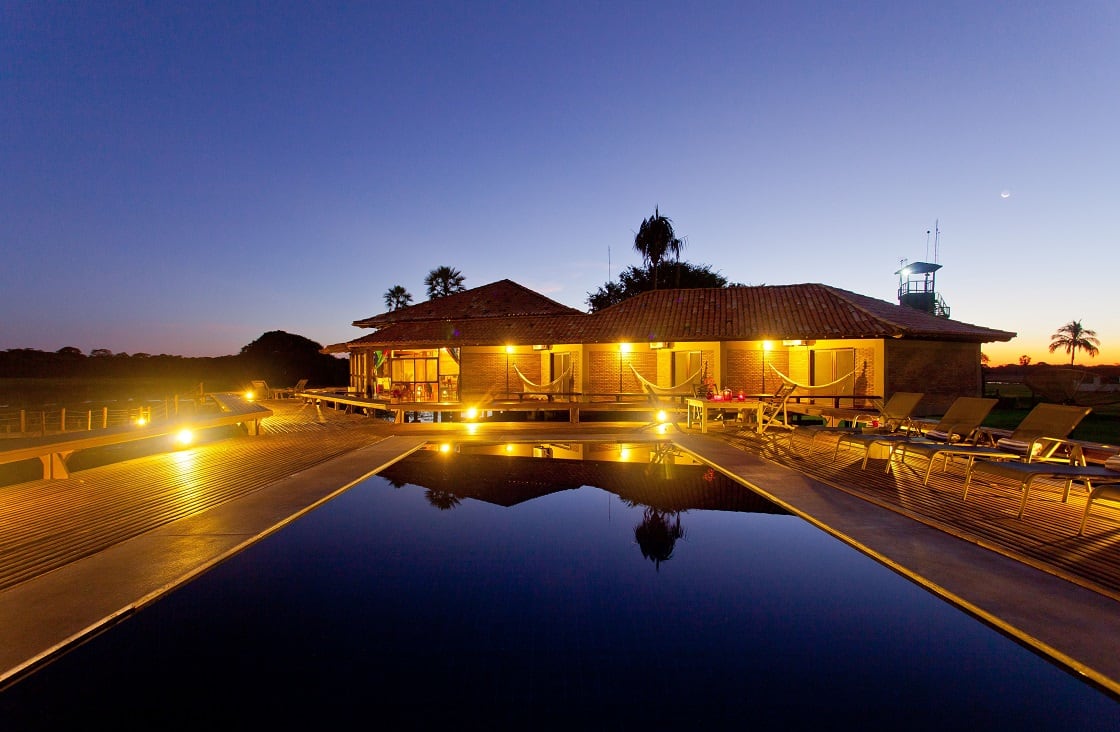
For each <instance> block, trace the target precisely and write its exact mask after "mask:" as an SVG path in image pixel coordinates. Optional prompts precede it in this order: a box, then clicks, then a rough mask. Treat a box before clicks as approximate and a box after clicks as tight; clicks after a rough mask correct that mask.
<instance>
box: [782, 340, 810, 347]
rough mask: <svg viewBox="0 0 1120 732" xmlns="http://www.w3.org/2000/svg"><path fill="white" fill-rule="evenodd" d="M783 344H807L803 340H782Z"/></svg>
mask: <svg viewBox="0 0 1120 732" xmlns="http://www.w3.org/2000/svg"><path fill="white" fill-rule="evenodd" d="M782 345H783V346H802V345H805V341H802V340H792V341H782Z"/></svg>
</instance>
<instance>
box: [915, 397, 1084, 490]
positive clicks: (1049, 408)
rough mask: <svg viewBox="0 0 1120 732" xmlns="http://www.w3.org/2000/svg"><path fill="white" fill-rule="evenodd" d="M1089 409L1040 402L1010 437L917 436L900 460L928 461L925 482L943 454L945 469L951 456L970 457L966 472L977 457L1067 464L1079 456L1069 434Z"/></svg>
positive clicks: (981, 458) (970, 468) (942, 463)
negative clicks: (990, 441) (987, 440)
mask: <svg viewBox="0 0 1120 732" xmlns="http://www.w3.org/2000/svg"><path fill="white" fill-rule="evenodd" d="M1090 411H1092V410H1091V409H1090V408H1089V407H1077V406H1066V405H1062V404H1038V405H1036V406H1035V408H1034V409H1032V410H1031V411H1030V413H1029V414H1027V416H1026V417H1024V418H1023V421H1021V422H1020V423H1019V426H1018V427H1016V428H1015V431H1014V432H1012V433H1011V435H1010V436H1009V437H1003V438H1000V439H997V440H996V441H995V444H994V445H980V444H975V442H974V443H973V444H968V443H960V444H945V443H941V442H935V441H930V440H915V441H911V442H904V443H902V444H900V445H899V446H898V449H897V450H896V452H897V453H898V456H899V459H900V460H905V459H906V457H907V456H908V455H918V456H920V457H922V458H924V459H925V460H926V461H927V464H926V475H925V480H923V481H922V483H923V485H924V484H926V483H928V482H929V475H930V472H932V470H933V463H934V461H935V460H936V459H937V458H941V469H942V470H944V469H945V468H946V467H947V466H948V462H949V460H950V459H952V458H965V459H967V460H968V467H967V468H966V472H970V471H971V470H972V468H973V465H974V463H975V461H976V460H977V459H980V460H1018V461H1022V462H1025V463H1031V462H1065V463H1067V464H1068V463H1069V462H1070V461H1071V459H1074V458H1075V457H1076V456H1074V455H1071V450H1074V449H1075V448H1074V447H1072V446H1071V445H1070V443H1069V441H1068V440H1067V439H1066V438H1067V437H1069V433H1070V432H1073V429H1074V428H1075V427H1077V425H1078V423H1079V422H1081V420H1082V419H1084V418H1085V415H1087V414H1088V413H1089V412H1090Z"/></svg>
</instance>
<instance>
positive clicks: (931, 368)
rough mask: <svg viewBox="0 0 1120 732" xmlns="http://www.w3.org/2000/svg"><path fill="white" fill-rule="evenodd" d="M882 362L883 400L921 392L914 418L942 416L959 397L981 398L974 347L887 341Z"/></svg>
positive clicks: (968, 344) (964, 344)
mask: <svg viewBox="0 0 1120 732" xmlns="http://www.w3.org/2000/svg"><path fill="white" fill-rule="evenodd" d="M886 361H887V384H886V390H887V393H886V394H885V395H884V396H890V395H891V394H893V393H894V392H896V391H917V392H922V393H923V394H925V396H924V397H923V398H922V401H921V403H920V404H919V405H918V409H917V410H916V412H917V413H918V414H943V413H944V412H945V410H946V409H948V407H949V405H950V404H952V403H953V400H954V399H956V398H957V397H959V396H981V393H980V389H981V383H980V344H978V343H944V342H939V341H909V340H888V341H887V342H886Z"/></svg>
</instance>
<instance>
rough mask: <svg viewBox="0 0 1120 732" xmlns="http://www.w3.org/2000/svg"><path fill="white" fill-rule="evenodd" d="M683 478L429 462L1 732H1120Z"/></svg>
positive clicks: (2, 711)
mask: <svg viewBox="0 0 1120 732" xmlns="http://www.w3.org/2000/svg"><path fill="white" fill-rule="evenodd" d="M590 457H594V455H590ZM687 462H688V461H687V460H684V459H681V460H679V461H676V463H675V464H672V465H668V464H665V463H659V464H651V463H649V462H645V461H644V458H643V460H642V461H639V462H637V463H631V464H620V463H610V462H602V461H598V460H595V461H587V460H585V461H570V460H559V459H552V460H533V459H531V458H521V457H501V456H489V455H482V456H480V455H466V454H454V453H452V454H448V455H443V454H439V453H436V452H430V451H425V452H422V453H420V454H418V455H416V456H414V457H412V458H409V459H408V460H406V461H404V462H403V463H401V464H398V465H397V466H395V467H393V468H392V469H390V470H388V471H386V473H385V475H386V476H387V477H380V476H379V477H375V478H372V479H369V480H367V481H365V482H363V483H361V484H359V485H357V486H355V487H354V488H352V489H351V490H349V491H347V492H345V493H344V494H342V495H340V496H338V497H337V498H335V499H334V500H332V501H330V502H329V503H327V504H325V505H324V506H322V507H320V508H319V509H317V510H315V511H314V512H312V513H310V514H308V515H307V516H305V517H304V518H302V519H300V520H298V521H296V522H294V523H293V524H292V525H291V526H289V527H287V528H285V529H284V530H283V531H281V532H279V533H277V534H274V535H272V536H271V537H268V538H266V539H264V540H263V541H261V542H259V543H258V544H256V545H254V546H252V547H250V548H249V549H248V550H246V551H245V552H243V553H241V554H239V555H238V556H236V557H235V558H233V559H231V560H229V561H227V562H225V563H223V564H221V565H219V566H217V567H215V568H214V569H212V570H211V571H209V572H208V573H206V574H205V575H203V576H202V577H200V578H198V579H197V580H195V581H194V582H192V583H190V584H189V585H187V586H185V587H183V588H181V589H179V590H178V591H176V592H174V593H172V594H170V595H168V596H167V597H166V598H164V599H162V600H161V601H159V602H157V603H155V604H153V605H152V606H150V607H148V608H146V609H144V610H143V611H141V612H139V613H138V614H136V615H135V616H134V617H132V618H130V619H128V620H126V621H124V622H122V623H120V624H119V625H117V626H116V627H114V628H113V629H111V630H110V631H108V632H106V633H104V634H102V635H100V636H98V637H97V638H95V639H93V640H91V641H90V642H88V643H86V644H84V645H82V646H80V647H78V648H77V649H75V650H74V651H72V652H70V653H69V654H67V655H65V656H63V657H62V658H60V659H59V660H58V661H56V662H55V663H53V664H51V665H49V666H47V667H45V668H43V669H42V670H40V671H39V672H37V673H35V674H33V675H32V676H30V677H28V678H27V679H25V680H23V681H21V682H20V683H18V684H16V685H14V686H13V687H11V688H9V689H8V690H7V691H5V692H4V693H2V694H0V729H4V730H17V729H20V730H22V729H36V728H42V729H60V728H62V729H69V728H77V727H78V726H79V725H81V726H98V727H100V726H103V725H113V726H115V725H121V726H123V727H124V728H128V729H132V728H137V727H145V728H152V729H172V728H176V729H177V728H192V729H229V728H232V727H252V728H259V727H261V726H264V725H280V726H281V727H282V728H284V729H293V728H306V729H338V728H368V729H458V728H463V729H487V728H490V729H581V730H582V729H611V730H618V729H641V728H649V729H670V728H676V729H729V728H734V729H750V728H756V729H790V728H792V729H808V728H816V729H821V730H825V729H829V730H831V729H860V728H868V729H906V730H933V729H937V730H946V729H991V730H1004V729H1007V730H1041V729H1063V730H1078V731H1079V732H1081V731H1082V730H1117V729H1120V703H1118V701H1117V700H1116V699H1115V698H1113V697H1111V696H1109V695H1107V694H1105V693H1103V692H1101V691H1099V690H1097V689H1096V688H1094V687H1092V686H1090V685H1088V684H1086V683H1084V682H1083V681H1081V680H1079V679H1077V678H1075V677H1073V676H1071V675H1070V674H1068V673H1066V672H1065V671H1063V670H1061V669H1059V668H1058V667H1056V666H1054V665H1052V664H1050V663H1048V662H1047V661H1045V660H1044V659H1042V658H1040V657H1038V656H1036V655H1035V654H1033V653H1032V652H1030V651H1029V650H1027V649H1025V648H1023V647H1021V646H1020V645H1018V644H1016V643H1015V642H1013V641H1012V640H1010V639H1008V638H1006V637H1004V636H1003V635H1001V634H1000V633H998V632H996V631H995V630H993V629H991V628H989V627H987V626H986V625H984V624H982V623H981V622H978V621H977V620H975V619H973V618H972V617H970V616H968V615H966V614H964V613H963V612H961V611H959V610H957V609H956V608H954V607H952V606H950V605H948V604H946V603H945V602H943V601H941V600H939V599H937V598H936V597H934V596H932V595H930V594H929V593H927V592H926V591H924V590H923V589H921V588H919V587H917V586H916V585H914V584H912V583H911V582H909V581H907V580H906V579H904V578H902V577H900V576H899V575H897V574H895V573H893V572H892V571H890V570H889V569H887V568H885V567H883V566H882V565H880V564H878V563H876V562H875V561H873V560H872V559H870V558H868V557H866V556H864V555H862V554H860V553H858V552H856V551H855V550H853V549H851V548H849V547H847V546H846V545H844V544H842V543H841V542H839V541H837V540H835V539H833V538H832V537H830V536H828V535H826V534H824V533H822V532H821V531H819V530H818V529H815V528H814V527H812V526H810V525H809V524H807V523H805V522H804V521H802V520H800V519H798V518H796V517H793V516H789V515H787V514H784V513H783V512H781V511H780V510H779V509H777V508H775V507H774V506H771V505H770V504H768V503H766V502H765V501H763V500H761V499H759V498H757V497H756V496H753V495H752V494H750V493H749V492H748V491H746V490H745V489H743V488H741V487H740V486H738V485H736V484H734V483H733V482H731V481H729V480H727V479H725V478H724V477H723V476H721V475H719V474H718V473H714V472H713V471H710V470H708V469H707V468H705V467H703V466H693V465H688V464H682V463H687ZM95 723H96V725H95Z"/></svg>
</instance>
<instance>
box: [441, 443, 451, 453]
mask: <svg viewBox="0 0 1120 732" xmlns="http://www.w3.org/2000/svg"><path fill="white" fill-rule="evenodd" d="M439 451H440V452H443V453H446V452H451V443H449V442H442V443H440V446H439Z"/></svg>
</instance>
